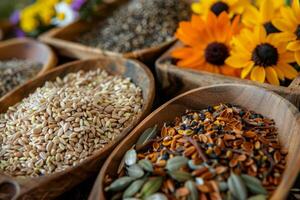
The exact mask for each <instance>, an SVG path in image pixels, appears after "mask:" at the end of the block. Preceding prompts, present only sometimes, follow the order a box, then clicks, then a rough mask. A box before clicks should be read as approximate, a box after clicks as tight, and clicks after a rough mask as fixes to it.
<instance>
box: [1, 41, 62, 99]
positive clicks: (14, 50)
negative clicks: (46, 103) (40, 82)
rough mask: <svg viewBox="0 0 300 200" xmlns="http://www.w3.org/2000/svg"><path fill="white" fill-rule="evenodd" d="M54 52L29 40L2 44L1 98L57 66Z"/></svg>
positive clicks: (3, 42)
mask: <svg viewBox="0 0 300 200" xmlns="http://www.w3.org/2000/svg"><path fill="white" fill-rule="evenodd" d="M56 63H57V59H56V56H55V54H54V52H53V51H52V50H51V49H50V48H49V47H48V46H47V45H44V44H42V43H40V42H37V41H34V40H32V39H28V38H22V39H10V40H5V41H2V42H0V97H2V96H4V95H5V94H7V93H9V92H10V91H12V90H13V89H15V88H16V87H18V86H19V85H21V84H23V83H25V82H26V81H28V80H30V79H32V78H34V77H36V76H37V75H41V74H43V73H45V72H46V71H48V70H50V69H52V68H54V67H55V66H56Z"/></svg>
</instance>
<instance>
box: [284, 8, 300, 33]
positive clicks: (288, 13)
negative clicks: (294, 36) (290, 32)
mask: <svg viewBox="0 0 300 200" xmlns="http://www.w3.org/2000/svg"><path fill="white" fill-rule="evenodd" d="M280 13H281V15H282V17H283V19H285V22H286V23H288V24H290V25H291V26H293V28H294V30H296V28H297V25H298V22H297V19H296V16H295V15H294V13H293V10H292V8H290V7H281V8H280Z"/></svg>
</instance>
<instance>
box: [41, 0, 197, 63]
mask: <svg viewBox="0 0 300 200" xmlns="http://www.w3.org/2000/svg"><path fill="white" fill-rule="evenodd" d="M185 1H188V2H189V3H191V2H190V0H185ZM124 2H126V0H113V1H112V2H111V3H107V4H104V5H103V6H102V7H101V12H103V13H104V14H103V15H101V17H100V18H99V19H98V20H95V21H91V22H86V21H79V22H74V23H72V24H70V25H68V26H66V27H62V28H55V29H52V30H50V31H48V32H46V33H44V34H42V35H41V36H40V37H39V40H40V41H42V42H44V43H46V44H49V45H50V46H52V47H54V48H55V49H56V50H57V51H58V52H59V53H60V54H61V55H64V56H68V57H71V58H77V59H87V58H95V57H99V56H102V55H122V56H124V57H126V58H132V59H137V60H140V61H142V62H144V63H151V62H153V61H155V60H156V59H157V58H158V57H159V56H160V55H161V54H162V53H164V52H165V51H166V50H168V49H169V48H170V47H171V46H172V45H173V44H174V43H175V39H172V40H170V41H166V42H164V43H162V44H160V45H157V46H154V47H149V48H144V49H140V50H135V51H132V52H127V53H124V54H122V53H117V52H112V51H106V50H101V49H99V48H96V47H90V46H87V45H84V44H81V43H79V42H76V41H74V39H75V38H76V37H78V36H79V35H80V34H82V33H86V32H88V31H90V30H91V29H92V27H93V26H94V25H95V23H99V20H103V19H105V18H106V17H107V16H108V15H110V13H111V10H113V9H111V8H113V7H116V6H119V5H120V4H122V3H124Z"/></svg>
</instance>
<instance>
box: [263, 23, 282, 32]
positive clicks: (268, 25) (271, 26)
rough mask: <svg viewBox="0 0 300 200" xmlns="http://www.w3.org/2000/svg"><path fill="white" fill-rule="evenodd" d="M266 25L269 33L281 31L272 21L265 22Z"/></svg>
mask: <svg viewBox="0 0 300 200" xmlns="http://www.w3.org/2000/svg"><path fill="white" fill-rule="evenodd" d="M264 27H265V29H266V31H267V34H268V35H269V34H271V33H279V32H280V31H279V30H278V29H277V28H276V27H275V26H274V25H273V24H272V23H271V22H267V23H265V24H264Z"/></svg>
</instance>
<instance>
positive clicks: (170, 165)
mask: <svg viewBox="0 0 300 200" xmlns="http://www.w3.org/2000/svg"><path fill="white" fill-rule="evenodd" d="M188 161H189V160H188V159H187V158H186V157H183V156H175V157H173V158H171V159H169V160H168V161H167V165H166V169H167V170H168V171H176V170H179V169H180V168H181V167H183V166H184V165H186V164H187V163H188Z"/></svg>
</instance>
